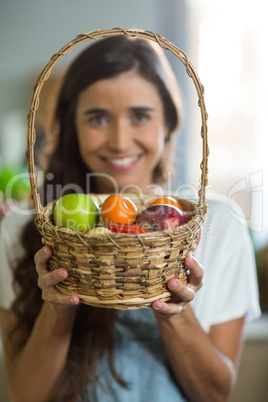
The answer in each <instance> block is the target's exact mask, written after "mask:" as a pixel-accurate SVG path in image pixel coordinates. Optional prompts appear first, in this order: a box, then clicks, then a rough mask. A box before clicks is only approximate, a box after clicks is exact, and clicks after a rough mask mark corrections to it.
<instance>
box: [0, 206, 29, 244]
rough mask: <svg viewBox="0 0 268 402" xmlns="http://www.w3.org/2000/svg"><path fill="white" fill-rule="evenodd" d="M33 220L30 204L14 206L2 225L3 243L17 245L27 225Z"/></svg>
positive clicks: (0, 225)
mask: <svg viewBox="0 0 268 402" xmlns="http://www.w3.org/2000/svg"><path fill="white" fill-rule="evenodd" d="M32 219H33V211H32V210H31V208H30V206H29V204H28V203H22V204H18V205H16V206H15V205H14V207H13V208H12V212H11V213H10V214H8V215H7V216H6V217H5V218H3V219H2V221H1V223H0V236H1V243H9V244H14V243H17V241H18V238H19V236H20V235H21V233H22V231H23V228H24V227H25V225H26V224H27V223H28V222H29V221H30V220H32Z"/></svg>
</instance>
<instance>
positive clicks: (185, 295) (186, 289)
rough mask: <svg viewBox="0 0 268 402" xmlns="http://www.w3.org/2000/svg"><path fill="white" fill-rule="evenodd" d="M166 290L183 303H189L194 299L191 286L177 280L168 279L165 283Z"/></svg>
mask: <svg viewBox="0 0 268 402" xmlns="http://www.w3.org/2000/svg"><path fill="white" fill-rule="evenodd" d="M167 286H168V288H169V289H170V290H171V291H172V293H174V294H175V295H176V296H178V297H179V299H180V300H181V301H183V302H187V303H189V302H190V301H192V300H193V299H194V296H195V291H194V290H193V289H192V288H191V286H188V285H185V284H184V283H182V282H181V281H179V280H178V279H175V278H173V279H170V280H169V281H168V283H167Z"/></svg>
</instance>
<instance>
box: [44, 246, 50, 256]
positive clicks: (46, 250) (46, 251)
mask: <svg viewBox="0 0 268 402" xmlns="http://www.w3.org/2000/svg"><path fill="white" fill-rule="evenodd" d="M44 253H45V255H49V253H50V249H49V247H47V246H46V247H45V248H44Z"/></svg>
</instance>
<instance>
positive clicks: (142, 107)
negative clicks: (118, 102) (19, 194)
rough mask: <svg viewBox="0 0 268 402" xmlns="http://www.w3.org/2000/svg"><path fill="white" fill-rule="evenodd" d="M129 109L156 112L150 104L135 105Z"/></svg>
mask: <svg viewBox="0 0 268 402" xmlns="http://www.w3.org/2000/svg"><path fill="white" fill-rule="evenodd" d="M129 110H131V111H133V112H154V111H155V109H154V108H153V107H149V106H133V107H130V108H129Z"/></svg>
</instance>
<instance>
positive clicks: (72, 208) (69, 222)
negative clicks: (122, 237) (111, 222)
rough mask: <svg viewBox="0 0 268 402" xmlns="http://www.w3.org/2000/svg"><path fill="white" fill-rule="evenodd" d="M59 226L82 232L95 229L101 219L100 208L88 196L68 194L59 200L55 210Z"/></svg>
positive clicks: (54, 215) (55, 218) (56, 222)
mask: <svg viewBox="0 0 268 402" xmlns="http://www.w3.org/2000/svg"><path fill="white" fill-rule="evenodd" d="M53 218H54V222H55V224H56V225H57V226H60V227H64V228H69V229H72V230H76V231H78V232H82V231H85V230H88V229H91V228H93V227H94V226H95V225H96V224H97V223H98V222H99V218H100V212H99V207H98V205H97V204H96V202H95V201H94V200H93V198H92V197H90V196H89V195H87V194H76V193H75V194H66V195H64V196H62V197H61V198H59V199H58V201H57V202H56V204H55V206H54V210H53Z"/></svg>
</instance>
